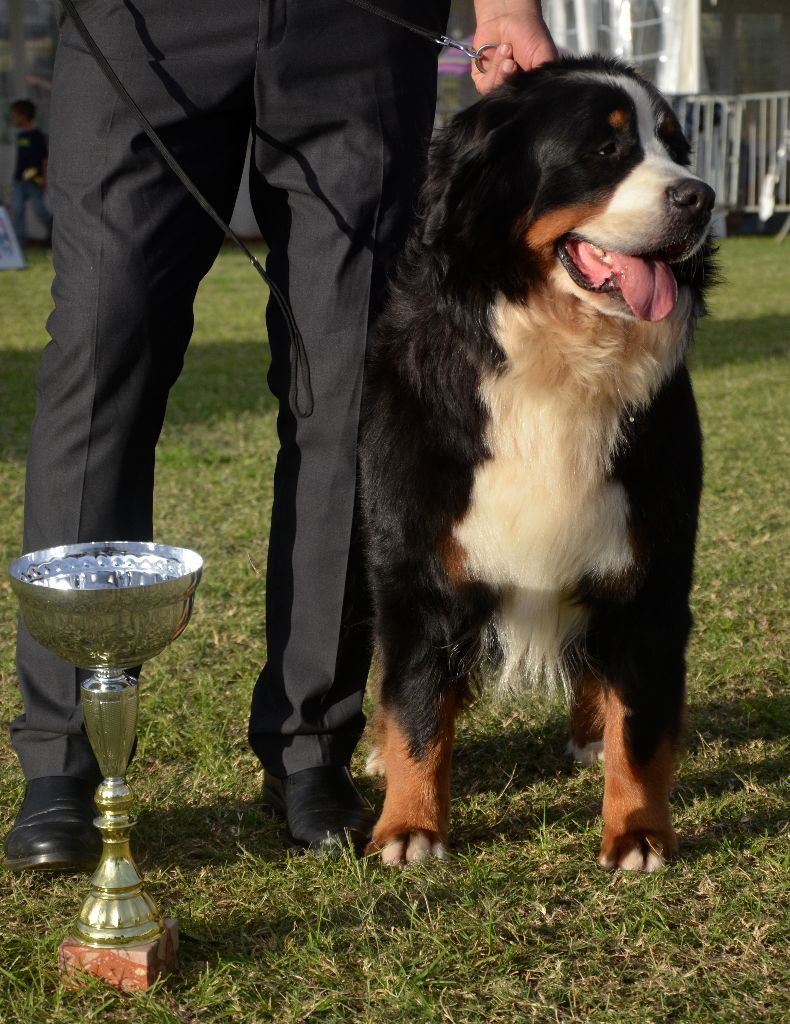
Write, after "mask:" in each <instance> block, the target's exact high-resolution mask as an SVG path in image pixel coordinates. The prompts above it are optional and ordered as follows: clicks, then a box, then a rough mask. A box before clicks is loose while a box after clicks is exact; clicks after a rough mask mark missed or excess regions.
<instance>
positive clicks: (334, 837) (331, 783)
mask: <svg viewBox="0 0 790 1024" xmlns="http://www.w3.org/2000/svg"><path fill="white" fill-rule="evenodd" d="M263 804H264V806H265V807H268V808H269V809H270V810H271V811H273V812H274V813H275V814H276V815H277V816H278V817H280V818H283V819H284V821H285V824H286V829H287V831H286V834H285V841H286V843H287V844H288V845H289V846H295V847H298V848H300V849H311V850H331V849H336V850H337V849H339V848H340V847H341V846H345V845H346V844H347V843H348V842H350V843H351V844H352V846H353V847H354V849H356V850H360V849H361V848H362V847H364V846H365V844H366V843H367V842H368V840H369V839H370V833H371V831H372V829H373V822H374V820H375V816H374V814H373V810H372V808H371V806H370V804H369V803H368V802H367V800H366V799H365V798H364V797H363V796H362V794H361V793H360V791H359V790H358V789H357V787H356V786H355V785H354V780H353V779H352V778H351V772H350V771H349V770H348V768H346V767H344V766H342V765H329V766H321V767H318V768H305V769H304V771H301V772H295V773H294V774H293V775H287V776H286V777H285V778H284V779H278V778H275V777H274V776H273V775H270V774H269V773H268V772H264V774H263Z"/></svg>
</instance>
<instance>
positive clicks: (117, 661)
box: [8, 541, 203, 989]
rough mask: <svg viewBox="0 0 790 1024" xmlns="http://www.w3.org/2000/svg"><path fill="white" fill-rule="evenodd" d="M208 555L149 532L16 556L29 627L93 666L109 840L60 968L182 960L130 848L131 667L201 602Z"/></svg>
mask: <svg viewBox="0 0 790 1024" xmlns="http://www.w3.org/2000/svg"><path fill="white" fill-rule="evenodd" d="M202 566H203V561H202V559H201V558H200V556H199V555H197V554H196V553H195V552H194V551H189V550H187V549H185V548H175V547H167V546H165V545H162V544H148V543H143V542H136V541H130V542H124V541H110V542H106V543H103V542H92V543H87V544H70V545H66V546H63V547H53V548H47V549H45V550H43V551H34V552H32V553H31V554H27V555H23V556H22V557H21V558H18V559H16V561H14V562H12V563H11V565H10V566H9V569H8V571H9V573H10V575H11V586H12V589H13V591H14V593H15V594H16V596H17V598H18V600H19V605H20V609H21V612H22V618H23V619H24V621H25V625H26V626H27V628H28V630H29V631H30V633H31V635H32V636H33V637H34V639H36V640H37V641H38V642H39V643H40V644H42V645H43V646H44V647H47V648H49V650H50V651H52V652H54V653H55V654H57V655H58V656H59V657H61V658H63V659H64V660H65V661H68V662H71V663H72V664H74V665H76V666H78V667H79V668H84V669H88V670H90V671H91V672H92V673H93V674H92V675H91V676H90V677H89V678H88V679H86V680H85V681H84V682H83V683H82V686H81V699H82V709H83V715H84V718H85V729H86V732H87V734H88V738H89V740H90V743H91V746H92V747H93V752H94V754H95V755H96V759H97V761H98V762H99V768H100V770H101V773H102V775H103V776H104V781H103V782H102V783H101V784H100V785H99V788H98V789H97V791H96V806H97V807H98V809H99V812H100V816H99V817H98V818H97V819H96V821H95V824H96V826H97V828H98V829H99V831H100V832H101V834H102V838H103V848H102V855H101V859H100V861H99V864H98V867H97V868H96V871H95V872H94V874H93V877H92V879H91V891H90V894H89V896H88V898H87V899H86V900H85V902H84V904H83V906H82V910H81V911H80V915H79V920H78V921H77V924H76V926H75V928H74V932H73V934H72V935H71V936H69V938H68V939H67V940H66V941H65V942H63V943H62V944H61V946H60V965H61V970H62V971H63V972H64V973H65V974H67V975H68V976H70V977H72V979H73V977H74V976H73V971H74V970H75V969H77V970H83V971H89V972H90V973H92V974H96V975H99V976H100V977H103V978H106V979H107V980H108V981H110V982H111V983H112V984H114V985H116V986H117V987H120V988H125V989H130V988H147V987H148V985H150V984H151V983H152V981H153V980H154V978H156V977H157V976H159V975H160V974H167V973H169V971H170V970H172V968H173V966H174V965H175V951H176V948H177V944H178V929H177V923H176V922H175V920H172V919H167V920H163V918H162V915H161V914H160V912H159V909H158V908H157V906H156V903H155V902H154V900H153V899H152V898H151V897H150V896H149V894H148V893H147V892H146V891H145V889H144V888H143V881H142V878H141V876H140V872H139V870H138V868H137V865H136V864H135V862H134V858H133V857H132V853H131V850H130V847H129V836H130V833H131V830H132V827H133V826H134V824H135V821H136V818H135V816H134V815H133V814H132V813H130V808H131V806H132V803H133V796H132V792H131V790H130V789H129V786H128V785H127V784H126V779H125V774H126V768H127V765H128V763H129V757H130V756H131V752H132V747H133V746H134V741H135V736H136V731H137V702H138V683H137V680H136V679H134V678H133V677H131V676H129V675H128V674H127V672H126V671H125V670H126V669H128V668H130V667H131V666H136V665H140V664H141V663H142V662H144V661H147V660H148V659H149V658H154V657H156V655H157V654H159V653H160V652H161V651H162V650H164V648H165V647H167V645H168V644H169V643H171V641H173V640H175V638H176V637H177V636H179V635H180V634H181V633H182V632H183V630H184V628H185V627H186V625H187V623H188V622H189V617H190V614H191V612H192V601H193V598H194V594H195V588H196V587H197V585H198V581H199V580H200V574H201V570H202Z"/></svg>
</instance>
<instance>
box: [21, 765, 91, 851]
mask: <svg viewBox="0 0 790 1024" xmlns="http://www.w3.org/2000/svg"><path fill="white" fill-rule="evenodd" d="M95 792H96V786H95V785H94V784H93V783H92V782H87V781H86V780H85V779H75V778H73V777H71V776H69V775H50V776H46V777H45V778H42V779H32V780H31V781H30V782H28V784H27V788H26V789H25V799H24V800H23V801H22V806H21V807H20V808H19V813H18V814H17V816H16V821H15V822H14V827H13V828H12V829H11V831H10V832H9V833H8V836H7V837H6V841H5V860H4V861H3V864H4V866H5V867H6V868H9V869H10V870H11V871H92V870H93V869H94V868H95V867H96V865H97V864H98V863H99V857H100V856H101V850H102V838H101V833H100V832H99V830H98V829H97V828H96V826H95V825H94V824H93V819H94V818H95V817H97V815H98V811H97V810H96V805H95V804H94V802H93V796H94V793H95Z"/></svg>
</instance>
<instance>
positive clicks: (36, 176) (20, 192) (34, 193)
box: [11, 100, 52, 245]
mask: <svg viewBox="0 0 790 1024" xmlns="http://www.w3.org/2000/svg"><path fill="white" fill-rule="evenodd" d="M35 117H36V105H35V103H32V102H31V101H30V100H14V102H13V103H12V104H11V120H12V121H13V122H14V125H15V126H16V129H17V136H16V168H15V170H14V183H13V190H12V193H11V217H12V220H13V224H14V231H15V233H16V237H17V240H18V242H19V244H20V245H24V244H25V242H26V241H27V228H26V222H25V211H26V209H27V204H28V203H30V204H31V205H32V207H33V209H34V211H35V213H36V216H37V217H38V219H39V220H40V221H41V223H42V224H43V225H44V227H45V228H46V232H47V234H46V241H47V242H49V239H50V235H51V234H52V214H51V213H50V212H49V208H48V207H47V204H46V203H45V202H44V189H45V188H46V184H47V156H48V149H47V138H46V136H45V135H44V133H43V132H41V131H39V130H38V128H36V127H35V126H34V121H35Z"/></svg>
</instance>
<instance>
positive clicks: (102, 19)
mask: <svg viewBox="0 0 790 1024" xmlns="http://www.w3.org/2000/svg"><path fill="white" fill-rule="evenodd" d="M196 7H198V8H201V9H196ZM90 11H91V12H92V17H91V18H90V24H89V28H91V29H92V30H93V31H94V32H95V34H96V36H97V39H98V42H99V44H100V45H101V46H102V49H103V50H104V52H105V53H106V54H107V56H108V57H109V59H110V60H111V61H113V63H115V66H116V68H117V70H118V71H119V73H121V74H122V76H123V79H124V81H125V84H126V85H127V87H128V88H129V90H130V92H131V93H132V95H133V96H134V97H135V99H136V100H137V102H138V103H139V104H140V105H141V107H142V108H143V109H144V110H145V112H146V114H147V116H148V117H149V119H150V120H151V122H152V123H153V124H154V126H155V127H156V128H157V129H158V130H159V131H160V133H161V135H162V137H163V139H164V140H165V142H166V144H168V145H169V147H170V148H171V149H172V151H173V152H174V153H175V154H176V156H177V157H178V159H179V160H180V161H181V162H182V163H183V164H184V166H185V168H186V170H187V172H188V173H189V174H190V176H191V177H192V178H193V179H194V180H195V182H196V183H197V184H198V186H199V187H200V188H201V189H202V190H203V191H204V193H205V194H206V196H207V197H208V199H209V200H210V201H211V202H212V203H213V204H214V205H215V206H216V207H217V209H218V210H219V211H220V213H222V214H223V215H225V216H226V217H229V216H230V213H231V210H232V207H233V203H234V200H235V196H236V190H237V188H238V182H239V178H240V176H241V170H242V166H243V160H244V153H245V148H246V142H247V138H248V133H249V125H250V120H251V114H252V101H253V95H252V78H253V70H254V59H255V32H256V27H257V22H258V3H257V0H229V2H228V3H226V4H223V5H222V7H221V8H217V7H216V5H215V4H214V3H213V2H212V0H199V3H198V4H197V5H196V3H195V2H194V0H190V2H189V3H186V2H185V0H184V2H181V0H179V2H178V3H170V4H167V5H162V4H158V3H156V2H154V0H139V2H138V3H136V4H133V3H130V2H128V0H126V2H116V0H106V2H103V3H100V4H98V5H93V6H92V7H91V9H90ZM87 13H88V12H86V14H87ZM52 124H53V131H52V137H51V154H50V200H51V202H52V206H53V210H54V213H55V225H54V226H55V231H54V238H53V246H54V248H53V262H54V266H55V282H54V286H53V296H54V300H55V310H54V312H53V313H52V316H51V317H50V320H49V322H48V329H49V332H50V334H51V337H52V341H51V342H50V343H49V345H48V346H47V348H46V349H45V351H44V354H43V357H42V361H41V366H40V369H39V376H38V398H37V405H36V415H35V420H34V424H33V429H32V436H31V442H30V449H29V457H28V469H27V484H26V496H25V534H24V549H25V550H27V551H32V550H38V549H41V548H44V547H48V546H51V545H56V544H68V543H74V542H78V541H89V540H111V539H127V540H148V539H150V538H151V536H152V491H153V479H154V449H155V445H156V442H157V439H158V436H159V431H160V428H161V424H162V420H163V417H164V412H165V405H166V402H167V395H168V391H169V389H170V387H171V385H172V384H173V382H174V381H175V380H176V378H177V376H178V374H179V371H180V369H181V365H182V359H183V354H184V350H185V348H186V345H187V343H188V340H189V337H190V333H191V330H192V302H193V298H194V294H195V290H196V288H197V285H198V282H199V280H200V279H201V277H202V276H203V275H204V274H205V273H206V272H207V270H208V269H209V267H210V266H211V263H212V262H213V260H214V257H215V256H216V253H217V251H218V249H219V246H220V244H221V242H222V234H221V232H220V231H219V230H218V229H217V227H216V226H215V225H214V224H213V223H212V222H211V221H210V219H209V218H208V217H207V216H206V215H205V213H204V212H203V211H202V210H201V209H200V208H199V206H198V205H197V204H196V202H195V201H194V200H193V199H192V198H191V197H190V196H189V195H188V194H187V193H186V192H185V190H184V188H183V186H182V185H181V183H180V182H179V181H178V180H177V179H176V178H175V176H174V175H173V174H172V172H171V171H170V170H169V169H168V168H167V167H166V166H165V165H164V164H163V163H162V161H161V158H160V157H159V155H158V154H157V153H156V152H155V150H154V149H153V147H152V145H151V144H150V143H149V141H148V140H147V139H146V138H145V136H144V135H143V133H142V131H141V129H140V128H139V125H138V124H137V122H136V120H135V119H134V117H133V115H132V114H131V113H129V112H127V109H126V107H125V106H124V105H123V104H122V103H121V101H120V100H119V99H118V98H117V97H116V95H115V93H114V92H113V91H112V89H111V87H110V85H109V83H107V81H106V80H105V78H104V76H103V75H102V73H101V71H100V70H99V68H98V67H97V65H96V63H95V62H94V60H93V58H92V57H91V56H90V55H89V54H88V53H87V52H85V50H84V49H83V47H82V44H81V43H80V42H79V41H78V39H77V37H76V34H75V31H74V29H73V28H72V27H71V25H70V23H68V22H66V23H65V24H64V26H63V36H62V40H61V43H60V46H59V48H58V55H57V61H56V68H55V79H54V86H53V108H52ZM17 665H18V674H19V681H20V688H21V691H22V696H23V700H24V705H25V712H24V714H23V715H22V716H20V717H19V718H17V719H16V721H15V722H13V723H12V727H11V731H12V741H13V744H14V748H15V750H16V753H17V755H18V757H19V760H20V762H21V765H22V768H23V771H24V774H25V777H26V779H28V780H36V779H39V778H48V777H53V776H68V777H74V778H78V779H83V780H88V781H95V780H96V778H97V772H98V769H97V765H96V761H95V759H94V757H93V754H92V752H91V750H90V746H89V744H88V741H87V738H86V736H85V733H84V729H83V723H82V714H81V710H80V706H79V679H80V676H79V674H78V673H77V671H76V670H75V668H74V666H72V665H68V664H66V663H65V662H62V661H60V660H59V659H58V658H56V657H55V656H54V655H51V654H50V653H49V652H48V651H46V650H45V649H44V648H43V647H41V646H39V645H38V644H37V643H35V642H34V641H33V640H32V639H31V638H30V636H29V635H28V634H27V632H26V630H25V629H24V627H21V628H20V631H19V640H18V651H17Z"/></svg>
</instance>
